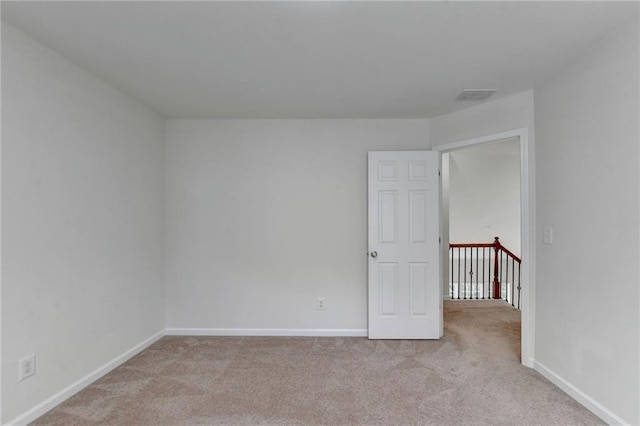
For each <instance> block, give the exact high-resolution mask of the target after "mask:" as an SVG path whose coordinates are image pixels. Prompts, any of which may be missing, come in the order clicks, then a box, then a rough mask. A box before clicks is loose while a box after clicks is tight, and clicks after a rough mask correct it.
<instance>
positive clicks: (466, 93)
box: [456, 89, 496, 101]
mask: <svg viewBox="0 0 640 426" xmlns="http://www.w3.org/2000/svg"><path fill="white" fill-rule="evenodd" d="M494 93H496V91H495V90H493V89H465V90H463V91H462V92H461V93H460V94H459V95H458V97H457V98H456V101H484V100H485V99H487V98H488V97H489V96H491V95H493V94H494Z"/></svg>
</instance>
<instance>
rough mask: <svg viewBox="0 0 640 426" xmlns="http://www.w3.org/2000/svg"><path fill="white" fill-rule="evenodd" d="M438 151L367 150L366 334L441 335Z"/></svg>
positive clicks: (381, 336)
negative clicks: (367, 290)
mask: <svg viewBox="0 0 640 426" xmlns="http://www.w3.org/2000/svg"><path fill="white" fill-rule="evenodd" d="M439 159H440V156H439V153H438V152H434V151H379V152H369V260H368V262H369V338H370V339H439V338H440V337H442V332H443V319H442V285H441V284H440V276H441V271H440V269H441V262H440V243H439V233H440V180H439V173H438V169H439V162H440V161H439Z"/></svg>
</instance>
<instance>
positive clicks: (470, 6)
mask: <svg viewBox="0 0 640 426" xmlns="http://www.w3.org/2000/svg"><path fill="white" fill-rule="evenodd" d="M637 13H638V3H637V2H618V3H616V2H606V1H603V2H582V1H578V2H576V1H570V2H329V1H320V2H204V1H200V2H181V1H161V2H146V1H141V2H112V1H107V2H93V1H91V2H51V1H43V2H10V1H3V2H2V19H3V20H4V21H6V22H8V23H10V24H11V25H13V26H15V27H17V28H19V29H21V30H22V31H24V32H25V33H27V34H29V35H31V36H32V37H34V38H36V39H38V40H39V41H41V42H42V43H43V44H45V45H47V46H49V47H51V48H52V49H54V50H56V51H58V52H59V53H61V54H63V55H64V56H66V57H67V58H69V59H71V60H72V61H74V62H76V63H77V64H79V65H81V66H83V67H84V68H86V69H88V70H89V71H91V72H92V73H94V74H95V75H97V76H99V77H100V78H102V79H104V80H105V81H107V82H109V83H110V84H112V85H113V86H115V87H117V88H119V89H120V90H122V91H123V92H125V93H127V94H129V95H131V96H133V97H134V98H136V99H138V100H140V101H142V102H144V103H145V104H147V105H149V106H151V107H152V108H154V109H155V110H157V111H159V112H160V113H162V114H163V115H164V116H166V117H171V118H383V117H388V118H399V117H407V118H409V117H433V116H436V115H439V114H443V113H447V112H451V111H454V110H457V109H462V108H466V107H469V106H472V105H475V103H469V102H454V99H455V98H456V96H457V95H458V94H459V92H460V91H461V90H462V89H497V90H498V93H497V94H496V95H494V97H493V98H497V97H501V96H506V95H509V94H512V93H516V92H519V91H523V90H527V89H529V88H531V87H533V85H534V84H535V82H536V81H539V80H540V79H543V78H546V77H547V76H548V75H549V74H550V73H552V72H554V71H555V70H557V69H558V68H559V67H561V66H562V65H563V64H565V63H566V62H568V61H571V60H572V58H576V57H577V56H579V55H580V54H581V52H583V51H584V50H585V49H587V48H588V46H589V45H591V44H592V43H594V42H595V41H596V40H597V39H598V38H600V37H602V36H603V35H604V34H605V33H606V32H608V31H610V30H612V29H613V28H614V27H615V26H616V25H620V23H621V22H623V21H624V20H626V19H628V18H630V17H631V16H632V15H635V14H637ZM493 98H492V99H493Z"/></svg>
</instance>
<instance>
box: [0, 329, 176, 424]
mask: <svg viewBox="0 0 640 426" xmlns="http://www.w3.org/2000/svg"><path fill="white" fill-rule="evenodd" d="M164 334H165V333H164V330H162V331H159V332H158V333H156V334H154V335H153V336H151V337H149V338H148V339H147V340H145V341H144V342H142V343H140V344H138V345H136V346H134V347H133V348H131V349H129V350H128V351H126V352H125V353H123V354H122V355H120V356H118V357H116V358H114V359H113V360H111V361H109V362H108V363H106V364H105V365H103V366H102V367H100V368H98V369H97V370H95V371H93V372H91V373H89V374H87V375H86V376H85V377H83V378H81V379H80V380H78V381H77V382H75V383H73V384H71V385H70V386H68V387H66V388H65V389H63V390H61V391H60V392H58V393H56V394H55V395H53V396H52V397H50V398H48V399H46V400H44V401H43V402H41V403H40V404H38V405H36V406H35V407H33V408H32V409H30V410H29V411H27V412H25V413H23V414H21V415H20V416H18V417H16V418H15V419H13V420H11V421H10V422H8V423H6V424H7V425H16V426H18V425H26V424H28V423H30V422H32V421H34V420H35V419H37V418H38V417H40V416H41V415H43V414H44V413H46V412H47V411H49V410H51V409H52V408H54V407H55V406H56V405H58V404H60V403H62V402H63V401H65V400H67V399H68V398H70V397H72V396H73V395H75V394H76V393H78V392H80V391H81V390H82V389H84V388H85V387H87V386H88V385H90V384H91V383H93V382H95V381H96V380H98V379H99V378H101V377H102V376H104V375H105V374H107V373H108V372H110V371H111V370H113V369H114V368H116V367H118V366H120V365H122V364H124V363H125V362H127V361H128V360H129V359H131V358H133V357H134V356H136V355H137V354H139V353H140V352H142V351H143V350H144V349H146V348H148V347H149V346H151V345H152V344H153V343H155V342H157V341H158V340H159V339H160V338H162V336H164Z"/></svg>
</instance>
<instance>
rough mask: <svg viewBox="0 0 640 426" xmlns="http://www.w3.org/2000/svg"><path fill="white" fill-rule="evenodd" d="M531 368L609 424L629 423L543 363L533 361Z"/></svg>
mask: <svg viewBox="0 0 640 426" xmlns="http://www.w3.org/2000/svg"><path fill="white" fill-rule="evenodd" d="M533 366H534V367H533V368H534V369H535V370H536V371H537V372H539V373H540V374H542V375H543V376H544V377H545V378H546V379H547V380H549V381H550V382H551V383H553V384H554V385H556V386H557V387H559V388H560V389H562V390H563V391H564V392H565V393H567V394H568V395H569V396H570V397H572V398H573V399H575V400H576V401H578V402H579V403H580V404H582V405H584V406H585V407H586V408H587V409H588V410H589V411H591V412H592V413H593V414H595V415H596V416H598V417H600V418H601V419H602V420H604V421H605V422H606V423H607V424H609V425H629V422H626V421H624V420H623V419H621V418H620V417H618V416H617V415H615V414H614V413H613V412H612V411H611V410H609V409H608V408H606V407H604V406H602V405H601V404H600V403H598V402H597V401H596V400H595V399H593V398H591V397H590V396H589V395H587V394H586V393H584V392H582V391H581V390H580V389H578V388H577V387H575V386H574V385H572V384H571V383H569V382H568V381H566V380H565V379H563V378H562V377H560V376H559V375H558V374H556V373H555V372H554V371H552V370H550V369H549V368H547V367H546V366H544V365H543V364H540V362H538V361H533Z"/></svg>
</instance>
